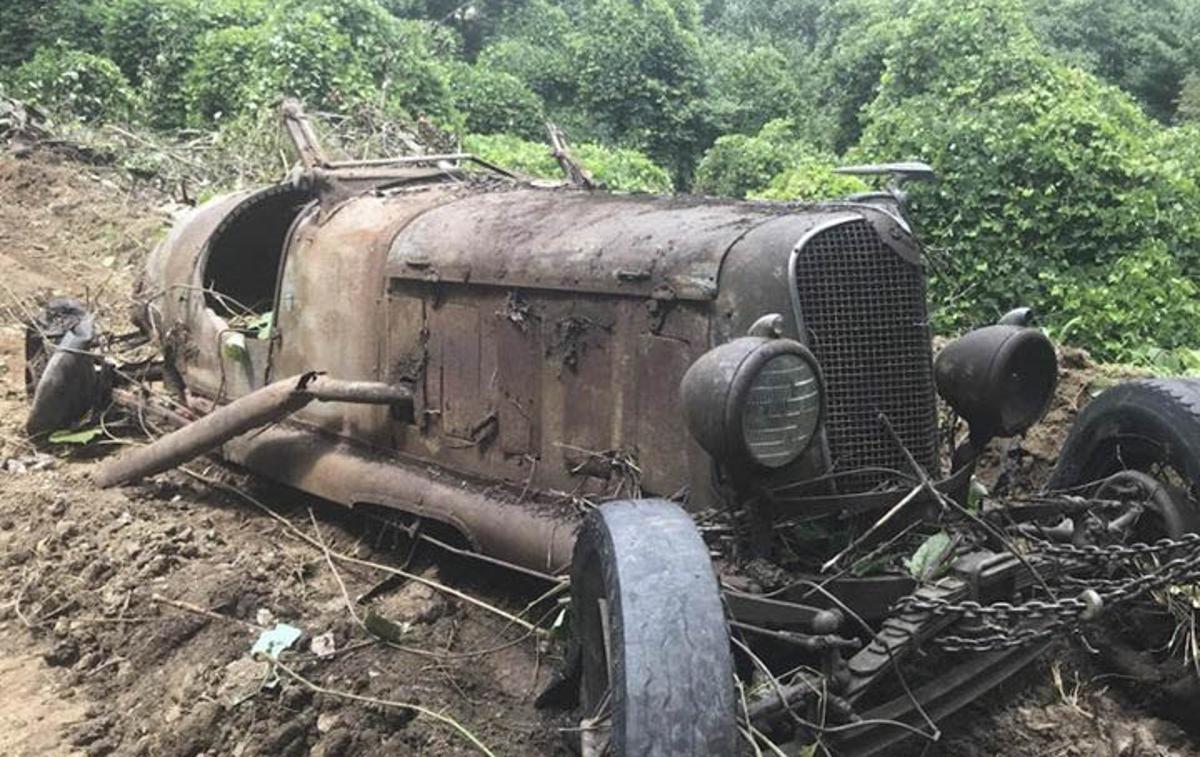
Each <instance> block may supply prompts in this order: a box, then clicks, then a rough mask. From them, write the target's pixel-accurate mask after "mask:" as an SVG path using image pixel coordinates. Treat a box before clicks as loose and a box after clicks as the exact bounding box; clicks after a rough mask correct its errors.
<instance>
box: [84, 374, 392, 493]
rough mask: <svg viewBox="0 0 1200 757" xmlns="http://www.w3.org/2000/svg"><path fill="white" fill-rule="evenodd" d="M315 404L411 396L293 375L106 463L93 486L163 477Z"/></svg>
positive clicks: (381, 387) (385, 402)
mask: <svg viewBox="0 0 1200 757" xmlns="http://www.w3.org/2000/svg"><path fill="white" fill-rule="evenodd" d="M313 400H323V401H327V402H352V403H359V404H371V405H395V404H402V403H411V402H412V392H411V391H409V390H408V389H407V388H405V387H399V386H391V385H388V384H382V383H378V382H370V381H338V380H336V379H330V378H327V377H324V376H320V375H318V374H316V373H305V374H302V375H300V376H292V377H290V378H286V379H283V380H281V381H276V382H275V383H273V384H268V385H267V386H264V387H263V388H261V389H258V390H256V391H253V392H251V393H249V394H247V395H246V396H244V397H240V398H238V399H236V400H234V401H233V402H231V403H229V404H228V405H225V406H223V407H220V408H218V409H216V410H214V411H213V412H211V413H209V414H208V415H206V416H204V417H203V418H201V419H199V420H198V421H196V422H195V423H192V424H190V425H188V426H185V427H183V428H181V429H178V430H176V431H172V432H171V433H169V434H167V435H166V436H164V437H162V438H161V439H159V440H158V441H156V442H154V443H153V444H149V445H147V446H145V447H139V448H137V449H134V450H131V451H129V452H127V453H125V454H123V455H121V456H119V457H117V458H116V459H114V460H110V461H108V462H106V463H104V464H103V465H102V466H101V467H100V470H99V471H97V473H96V477H95V482H96V485H97V486H100V487H101V488H107V487H110V486H117V485H120V484H124V483H128V482H130V481H134V480H136V479H139V478H142V477H144V476H150V475H153V474H155V473H162V472H163V471H165V470H169V469H171V468H174V467H175V466H177V465H181V464H183V463H185V462H187V461H189V460H192V459H193V458H196V457H199V456H200V455H203V454H204V453H206V452H209V451H211V450H213V449H215V448H217V447H219V446H220V445H222V444H224V443H225V442H227V441H229V440H230V439H233V438H235V437H238V436H241V435H242V434H244V433H246V432H247V431H250V430H252V429H256V428H259V427H261V426H266V425H268V424H271V423H275V422H277V421H280V420H283V419H284V418H286V417H287V416H289V415H291V414H292V413H294V412H296V411H297V410H299V409H300V408H302V407H304V406H305V405H307V404H308V403H310V402H312V401H313Z"/></svg>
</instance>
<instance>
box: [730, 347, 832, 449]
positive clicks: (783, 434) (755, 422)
mask: <svg viewBox="0 0 1200 757" xmlns="http://www.w3.org/2000/svg"><path fill="white" fill-rule="evenodd" d="M820 419H821V390H820V382H819V380H818V379H817V374H816V371H814V370H813V366H812V365H811V364H810V363H809V362H807V361H805V360H804V359H802V358H801V357H800V356H799V355H794V354H782V355H778V356H776V357H774V358H771V359H770V360H768V361H767V362H766V363H764V364H763V366H762V368H761V369H759V371H758V375H756V376H755V377H754V379H753V381H751V383H750V389H749V392H748V394H747V396H746V404H745V409H744V411H743V415H742V434H743V436H744V438H745V441H746V449H747V450H748V451H749V452H750V455H751V457H753V458H754V461H755V462H756V463H758V464H759V465H763V466H766V467H768V468H780V467H782V466H784V465H787V464H788V463H790V462H791V461H793V460H795V459H796V457H797V456H798V455H799V454H800V453H801V452H803V451H804V449H805V448H806V447H808V444H809V442H810V441H812V438H813V435H814V434H816V432H817V425H818V423H819V422H820Z"/></svg>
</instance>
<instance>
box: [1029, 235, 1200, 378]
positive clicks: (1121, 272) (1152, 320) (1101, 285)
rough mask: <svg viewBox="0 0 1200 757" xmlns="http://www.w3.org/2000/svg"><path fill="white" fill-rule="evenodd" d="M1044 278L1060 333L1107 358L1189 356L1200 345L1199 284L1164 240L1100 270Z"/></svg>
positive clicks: (1149, 243) (1070, 271)
mask: <svg viewBox="0 0 1200 757" xmlns="http://www.w3.org/2000/svg"><path fill="white" fill-rule="evenodd" d="M1043 279H1044V280H1045V281H1046V283H1047V284H1048V285H1049V286H1048V294H1049V295H1050V297H1051V298H1052V299H1053V300H1054V301H1055V303H1056V304H1057V309H1056V312H1055V315H1056V316H1057V317H1058V319H1060V320H1061V321H1062V322H1063V323H1064V327H1063V328H1062V329H1060V333H1059V337H1060V338H1065V339H1066V340H1068V341H1072V342H1075V343H1079V344H1087V345H1089V346H1090V347H1091V349H1092V351H1093V352H1094V353H1096V354H1097V355H1099V356H1100V357H1102V358H1108V359H1120V360H1122V361H1125V362H1132V363H1141V364H1144V363H1148V362H1154V361H1160V362H1161V361H1163V359H1164V354H1166V355H1172V356H1174V357H1176V358H1177V359H1179V360H1184V359H1186V357H1187V353H1189V352H1191V351H1190V350H1187V348H1189V347H1194V346H1195V345H1200V286H1198V285H1197V284H1196V282H1195V281H1193V280H1192V279H1190V278H1188V277H1187V276H1185V275H1184V274H1183V272H1182V270H1180V266H1179V263H1178V261H1176V260H1175V259H1174V257H1173V256H1172V255H1171V253H1170V251H1169V250H1168V248H1167V245H1166V244H1165V243H1163V242H1161V241H1147V242H1146V243H1144V244H1142V245H1141V246H1139V247H1138V248H1136V249H1134V250H1132V251H1131V252H1129V253H1128V254H1126V255H1123V256H1122V257H1120V258H1118V259H1117V260H1116V261H1114V262H1113V263H1112V265H1110V266H1104V267H1101V268H1099V269H1098V270H1086V269H1078V270H1076V269H1068V270H1066V271H1063V272H1055V271H1047V272H1045V273H1044V274H1043ZM1148 340H1152V341H1148ZM1177 350H1181V351H1180V352H1176V351H1177ZM1179 367H1180V368H1181V369H1185V368H1186V367H1187V366H1186V365H1185V364H1183V363H1181V364H1180V366H1179Z"/></svg>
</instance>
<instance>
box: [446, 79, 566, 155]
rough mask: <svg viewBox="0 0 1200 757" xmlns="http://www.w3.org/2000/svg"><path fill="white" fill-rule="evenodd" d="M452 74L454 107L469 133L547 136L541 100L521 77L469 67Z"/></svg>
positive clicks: (529, 136)
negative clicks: (458, 111)
mask: <svg viewBox="0 0 1200 757" xmlns="http://www.w3.org/2000/svg"><path fill="white" fill-rule="evenodd" d="M451 72H452V73H451V76H450V82H451V87H452V90H451V91H452V92H453V94H454V106H455V107H456V108H457V109H458V110H460V111H461V112H462V113H463V117H464V120H465V123H466V128H467V130H468V131H472V132H477V133H479V134H498V133H502V132H505V133H508V134H514V135H517V136H520V137H524V138H527V139H528V138H536V137H537V136H538V135H539V134H544V133H545V126H544V124H545V114H544V113H543V108H542V101H541V98H539V97H538V96H537V95H536V94H534V92H533V90H531V89H530V88H529V87H527V86H526V85H525V83H524V82H522V81H521V80H520V79H518V78H517V77H515V76H513V75H512V74H506V73H503V72H500V71H492V70H489V69H487V68H485V67H483V66H480V65H475V66H472V65H468V64H466V63H458V64H455V65H454V66H453V67H452V68H451Z"/></svg>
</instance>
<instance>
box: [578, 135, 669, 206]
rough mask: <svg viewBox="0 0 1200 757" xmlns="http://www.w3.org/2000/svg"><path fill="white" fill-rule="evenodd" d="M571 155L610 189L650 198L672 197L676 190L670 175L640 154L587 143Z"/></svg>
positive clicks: (634, 151)
mask: <svg viewBox="0 0 1200 757" xmlns="http://www.w3.org/2000/svg"><path fill="white" fill-rule="evenodd" d="M572 152H574V154H575V158H576V159H577V160H578V161H579V162H580V163H582V164H583V165H584V167H585V168H587V169H588V170H589V171H591V173H592V176H593V178H595V179H596V181H598V182H600V184H601V185H602V186H604V187H607V188H608V189H613V190H616V191H619V192H649V193H651V194H670V193H671V192H673V191H674V190H675V187H674V185H673V184H672V183H671V175H670V174H669V173H667V171H666V170H665V169H663V168H662V167H661V166H658V165H656V164H655V163H654V161H652V160H650V158H648V157H647V156H646V155H645V154H643V153H640V152H638V151H637V150H630V149H628V148H624V147H605V146H603V145H597V144H590V143H586V142H585V143H583V144H581V145H579V146H578V147H574V148H572Z"/></svg>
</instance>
